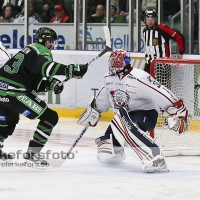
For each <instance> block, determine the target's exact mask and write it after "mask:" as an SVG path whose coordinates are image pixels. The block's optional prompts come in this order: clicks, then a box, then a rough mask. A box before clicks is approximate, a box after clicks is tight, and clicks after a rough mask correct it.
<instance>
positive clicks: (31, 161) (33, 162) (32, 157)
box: [24, 148, 49, 169]
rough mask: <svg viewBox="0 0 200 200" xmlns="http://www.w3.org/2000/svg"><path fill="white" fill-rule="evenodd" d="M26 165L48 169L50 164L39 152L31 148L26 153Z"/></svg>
mask: <svg viewBox="0 0 200 200" xmlns="http://www.w3.org/2000/svg"><path fill="white" fill-rule="evenodd" d="M24 159H26V161H25V163H24V164H25V165H26V166H27V167H33V168H38V169H46V168H47V167H48V166H49V164H48V162H47V161H46V160H43V159H42V158H41V157H40V155H39V153H38V152H36V151H34V150H33V149H30V148H29V150H28V151H27V152H26V153H25V154H24Z"/></svg>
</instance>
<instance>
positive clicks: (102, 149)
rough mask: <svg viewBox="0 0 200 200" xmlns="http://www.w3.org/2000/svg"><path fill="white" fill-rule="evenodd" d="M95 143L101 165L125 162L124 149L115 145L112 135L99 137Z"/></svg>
mask: <svg viewBox="0 0 200 200" xmlns="http://www.w3.org/2000/svg"><path fill="white" fill-rule="evenodd" d="M95 142H96V144H97V147H98V151H97V159H98V161H99V162H100V163H118V162H122V161H123V160H125V158H126V154H125V151H124V148H123V147H120V146H119V147H117V146H114V145H113V141H112V134H110V135H107V136H102V137H99V138H97V139H96V140H95Z"/></svg>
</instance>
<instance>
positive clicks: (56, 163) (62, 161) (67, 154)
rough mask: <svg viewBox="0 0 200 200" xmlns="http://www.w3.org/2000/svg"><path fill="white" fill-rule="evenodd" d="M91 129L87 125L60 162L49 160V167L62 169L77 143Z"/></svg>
mask: <svg viewBox="0 0 200 200" xmlns="http://www.w3.org/2000/svg"><path fill="white" fill-rule="evenodd" d="M89 127H90V124H89V123H87V125H86V126H85V127H84V129H83V130H82V131H81V132H80V134H79V136H78V137H77V139H76V140H75V141H74V143H73V144H72V146H71V147H70V148H69V150H68V151H67V153H66V155H65V156H64V157H63V158H62V159H61V160H59V161H57V160H56V162H55V160H49V161H47V162H49V165H50V166H51V167H60V166H61V165H62V164H63V163H64V162H65V160H66V159H67V158H68V157H69V155H70V154H71V153H72V150H73V149H74V147H75V146H76V145H77V143H78V142H79V140H80V139H81V138H82V137H83V134H84V133H85V132H86V131H87V129H88V128H89Z"/></svg>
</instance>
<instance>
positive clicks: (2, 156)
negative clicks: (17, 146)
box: [0, 144, 14, 163]
mask: <svg viewBox="0 0 200 200" xmlns="http://www.w3.org/2000/svg"><path fill="white" fill-rule="evenodd" d="M2 148H3V145H2V144H0V162H8V163H12V160H13V159H14V157H13V155H11V154H7V153H5V152H4V151H2Z"/></svg>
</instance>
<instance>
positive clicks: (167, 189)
mask: <svg viewBox="0 0 200 200" xmlns="http://www.w3.org/2000/svg"><path fill="white" fill-rule="evenodd" d="M76 121H77V120H76V119H60V120H59V123H58V124H57V126H56V127H55V129H54V130H53V133H52V135H51V137H50V139H49V141H48V143H47V145H46V147H45V149H44V151H46V150H47V149H49V150H54V151H58V150H59V151H60V150H63V151H65V152H66V151H67V150H68V148H69V147H70V145H71V144H72V143H73V142H74V140H75V139H76V137H77V135H78V134H79V133H80V131H81V130H82V128H83V127H82V126H79V125H76ZM107 125H108V123H107V122H99V124H98V125H97V127H95V128H93V127H90V128H89V129H88V131H87V132H86V133H85V134H84V136H83V138H82V139H81V140H80V142H79V143H78V145H77V146H76V148H75V149H74V151H73V152H75V159H70V160H69V159H67V160H66V161H65V163H64V164H63V165H62V166H61V167H59V168H51V169H47V170H37V169H33V168H28V167H2V166H1V167H0V200H33V199H34V200H78V199H79V200H118V199H120V200H129V199H134V200H161V199H162V200H168V199H169V200H199V199H200V189H199V187H200V158H199V157H173V158H166V160H167V164H168V169H169V170H170V171H169V172H168V173H155V174H146V173H144V172H141V168H140V164H139V162H138V160H136V159H135V158H134V157H133V156H130V155H128V156H127V158H126V160H125V161H124V162H123V163H121V164H118V165H103V164H100V163H98V161H97V159H96V144H95V143H94V139H95V138H96V137H99V136H101V135H103V134H104V131H105V129H106V127H107ZM36 126H37V120H35V121H31V120H27V119H22V120H21V121H20V123H19V124H18V126H17V129H16V131H15V132H14V134H13V135H12V136H11V137H9V138H8V139H7V141H5V147H4V151H7V152H8V151H9V152H10V151H12V152H13V151H14V152H16V151H17V150H18V149H23V150H24V151H25V150H26V148H27V145H28V142H29V139H31V138H32V136H33V132H34V130H35V128H36ZM59 151H58V152H59Z"/></svg>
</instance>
